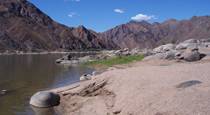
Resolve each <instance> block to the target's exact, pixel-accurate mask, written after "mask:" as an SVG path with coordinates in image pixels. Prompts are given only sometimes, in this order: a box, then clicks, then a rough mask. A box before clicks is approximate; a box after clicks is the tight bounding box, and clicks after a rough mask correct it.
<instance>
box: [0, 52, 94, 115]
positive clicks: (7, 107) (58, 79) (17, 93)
mask: <svg viewBox="0 0 210 115" xmlns="http://www.w3.org/2000/svg"><path fill="white" fill-rule="evenodd" d="M59 57H61V55H55V54H54V55H20V56H17V55H11V56H0V91H1V90H7V91H8V92H7V93H5V94H4V95H0V115H34V113H33V111H32V110H31V108H30V107H29V104H28V101H29V99H30V96H31V95H33V94H34V93H35V92H37V91H40V90H45V89H48V88H52V87H58V86H63V85H66V84H71V83H74V82H77V81H78V80H79V76H80V75H81V74H84V73H91V72H92V69H90V68H86V67H80V66H73V67H69V66H68V67H65V66H61V65H56V64H55V60H56V59H57V58H59Z"/></svg>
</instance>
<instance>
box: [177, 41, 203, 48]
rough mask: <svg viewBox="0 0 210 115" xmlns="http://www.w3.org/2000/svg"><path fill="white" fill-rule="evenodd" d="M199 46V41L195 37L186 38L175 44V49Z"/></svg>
mask: <svg viewBox="0 0 210 115" xmlns="http://www.w3.org/2000/svg"><path fill="white" fill-rule="evenodd" d="M198 47H199V42H198V40H195V39H189V40H186V41H184V42H181V43H179V44H178V45H177V46H176V48H175V49H176V50H184V49H195V48H198Z"/></svg>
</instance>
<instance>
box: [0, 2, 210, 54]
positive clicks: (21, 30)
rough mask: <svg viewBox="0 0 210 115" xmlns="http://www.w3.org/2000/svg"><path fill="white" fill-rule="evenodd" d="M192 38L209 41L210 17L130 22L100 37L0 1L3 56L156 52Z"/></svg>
mask: <svg viewBox="0 0 210 115" xmlns="http://www.w3.org/2000/svg"><path fill="white" fill-rule="evenodd" d="M191 38H194V39H203V38H204V39H205V38H210V16H200V17H196V16H194V17H192V18H191V19H189V20H181V21H178V20H175V19H170V20H167V21H165V22H163V23H157V22H155V23H148V22H146V21H142V22H135V21H130V22H128V23H126V24H122V25H119V26H116V27H114V28H112V29H110V30H107V31H105V32H103V33H97V32H94V31H93V30H89V29H87V28H85V27H84V26H79V27H76V28H73V27H67V26H65V25H62V24H59V23H57V22H55V21H54V20H52V19H51V18H50V17H49V16H47V15H46V14H44V13H43V12H42V11H40V10H39V9H38V8H36V7H35V6H34V5H33V4H31V3H30V2H29V1H27V0H0V52H5V51H24V52H41V51H70V50H96V49H119V48H153V47H156V46H158V45H162V44H166V43H171V42H172V43H177V42H181V41H184V40H186V39H191Z"/></svg>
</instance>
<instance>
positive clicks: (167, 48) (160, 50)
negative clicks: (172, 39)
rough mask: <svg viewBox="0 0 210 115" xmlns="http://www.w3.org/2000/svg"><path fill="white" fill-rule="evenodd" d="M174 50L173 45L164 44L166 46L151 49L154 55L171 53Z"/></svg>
mask: <svg viewBox="0 0 210 115" xmlns="http://www.w3.org/2000/svg"><path fill="white" fill-rule="evenodd" d="M174 49H175V45H174V44H166V45H161V46H159V47H157V48H155V49H153V51H154V52H155V53H164V52H167V51H171V50H174Z"/></svg>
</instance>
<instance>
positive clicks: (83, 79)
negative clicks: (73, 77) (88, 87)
mask: <svg viewBox="0 0 210 115" xmlns="http://www.w3.org/2000/svg"><path fill="white" fill-rule="evenodd" d="M91 77H92V75H91V74H84V75H82V76H81V77H80V81H87V80H91Z"/></svg>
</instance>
